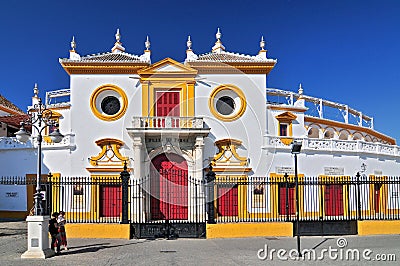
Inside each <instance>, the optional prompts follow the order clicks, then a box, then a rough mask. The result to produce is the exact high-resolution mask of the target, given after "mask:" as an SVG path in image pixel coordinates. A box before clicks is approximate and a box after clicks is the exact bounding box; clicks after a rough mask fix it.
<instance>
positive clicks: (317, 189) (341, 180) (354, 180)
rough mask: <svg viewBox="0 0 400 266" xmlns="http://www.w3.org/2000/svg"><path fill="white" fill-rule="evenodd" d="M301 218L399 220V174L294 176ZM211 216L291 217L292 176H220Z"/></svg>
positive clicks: (218, 218) (224, 218)
mask: <svg viewBox="0 0 400 266" xmlns="http://www.w3.org/2000/svg"><path fill="white" fill-rule="evenodd" d="M298 186H299V198H298V200H299V219H300V220H301V221H341V220H399V219H400V197H399V193H400V177H385V176H380V177H373V176H371V177H367V176H354V177H350V176H319V177H299V181H298ZM214 188H215V189H214V191H215V204H214V205H215V209H216V211H215V213H216V215H215V221H216V222H217V223H232V222H268V221H290V222H292V221H295V220H296V205H295V200H296V194H295V181H294V177H293V176H290V177H289V176H283V177H249V178H248V179H243V178H242V177H219V178H218V179H217V180H216V181H215V184H214Z"/></svg>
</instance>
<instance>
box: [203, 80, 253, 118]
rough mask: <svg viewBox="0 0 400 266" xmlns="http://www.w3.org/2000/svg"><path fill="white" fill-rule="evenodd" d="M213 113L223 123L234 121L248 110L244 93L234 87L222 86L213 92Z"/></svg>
mask: <svg viewBox="0 0 400 266" xmlns="http://www.w3.org/2000/svg"><path fill="white" fill-rule="evenodd" d="M208 104H209V108H210V111H211V113H212V114H213V115H214V116H215V117H216V118H218V119H219V120H222V121H226V122H229V121H234V120H236V119H238V118H239V117H241V116H242V115H243V113H244V111H245V110H246V99H245V97H244V94H243V92H242V91H241V90H240V89H239V88H238V87H236V86H234V85H221V86H218V87H217V88H215V89H214V90H213V92H212V93H211V95H210V98H209V102H208Z"/></svg>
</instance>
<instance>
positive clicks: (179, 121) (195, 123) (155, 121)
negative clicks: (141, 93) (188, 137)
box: [132, 116, 203, 129]
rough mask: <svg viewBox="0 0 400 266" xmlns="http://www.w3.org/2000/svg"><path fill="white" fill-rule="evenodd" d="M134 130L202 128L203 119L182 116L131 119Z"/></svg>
mask: <svg viewBox="0 0 400 266" xmlns="http://www.w3.org/2000/svg"><path fill="white" fill-rule="evenodd" d="M132 125H133V127H134V128H176V129H181V128H182V129H189V128H203V118H201V117H182V116H151V117H133V121H132Z"/></svg>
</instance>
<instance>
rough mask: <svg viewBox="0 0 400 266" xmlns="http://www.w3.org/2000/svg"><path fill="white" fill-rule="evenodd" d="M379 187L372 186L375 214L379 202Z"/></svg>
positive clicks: (377, 210)
mask: <svg viewBox="0 0 400 266" xmlns="http://www.w3.org/2000/svg"><path fill="white" fill-rule="evenodd" d="M381 187H382V184H374V207H375V212H376V213H377V212H379V202H380V199H381Z"/></svg>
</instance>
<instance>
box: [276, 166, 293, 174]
mask: <svg viewBox="0 0 400 266" xmlns="http://www.w3.org/2000/svg"><path fill="white" fill-rule="evenodd" d="M275 172H276V173H277V174H288V175H294V168H293V167H291V166H277V167H275Z"/></svg>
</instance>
